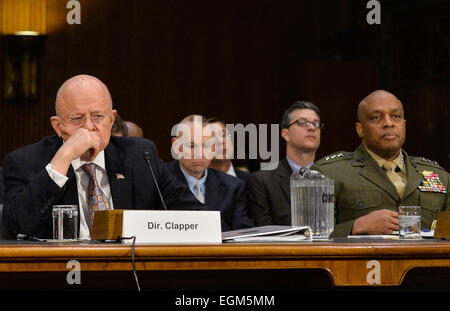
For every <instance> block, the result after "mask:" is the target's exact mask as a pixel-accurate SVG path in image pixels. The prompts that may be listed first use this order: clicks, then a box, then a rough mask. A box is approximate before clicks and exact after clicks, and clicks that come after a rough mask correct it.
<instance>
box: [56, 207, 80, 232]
mask: <svg viewBox="0 0 450 311" xmlns="http://www.w3.org/2000/svg"><path fill="white" fill-rule="evenodd" d="M52 218H53V239H54V240H76V239H77V238H78V207H77V206H76V205H54V206H53V211H52Z"/></svg>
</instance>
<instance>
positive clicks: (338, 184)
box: [311, 90, 450, 237]
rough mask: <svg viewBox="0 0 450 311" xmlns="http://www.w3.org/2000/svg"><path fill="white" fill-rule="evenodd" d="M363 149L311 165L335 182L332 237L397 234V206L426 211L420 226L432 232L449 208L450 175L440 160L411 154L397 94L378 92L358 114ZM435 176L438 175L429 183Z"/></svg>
mask: <svg viewBox="0 0 450 311" xmlns="http://www.w3.org/2000/svg"><path fill="white" fill-rule="evenodd" d="M357 118H358V121H357V122H356V124H355V127H356V132H357V134H358V136H359V138H361V145H360V146H359V147H358V148H357V149H356V150H355V151H354V152H345V151H342V152H336V153H334V154H332V155H329V156H326V157H324V158H322V159H320V160H319V161H317V162H316V163H315V165H313V166H312V167H311V169H313V170H318V171H321V172H322V173H324V174H325V175H326V176H328V177H330V178H332V179H333V180H334V182H335V202H336V205H335V222H336V225H335V230H334V232H333V233H332V236H341V237H342V236H343V237H346V236H348V235H360V234H363V235H364V234H391V233H392V232H393V231H397V230H398V213H397V207H398V206H399V205H414V206H421V207H422V228H430V225H431V223H432V221H433V220H434V219H436V217H437V215H438V213H439V211H442V210H450V200H449V195H448V187H449V183H450V181H449V179H450V178H449V174H448V172H447V171H445V169H444V168H442V167H441V166H439V165H438V164H437V163H436V162H434V161H432V160H428V159H425V158H422V157H412V156H409V155H408V154H407V153H406V151H405V150H403V149H402V148H401V147H402V145H403V143H404V142H405V133H406V120H405V118H404V111H403V105H402V103H401V102H400V100H399V99H398V98H397V97H395V96H394V95H393V94H391V93H389V92H387V91H384V90H377V91H374V92H372V93H371V94H369V95H368V96H367V97H366V98H364V99H363V100H362V101H361V102H360V104H359V106H358V111H357ZM431 175H434V176H436V179H435V184H440V186H437V185H435V184H433V185H430V179H431Z"/></svg>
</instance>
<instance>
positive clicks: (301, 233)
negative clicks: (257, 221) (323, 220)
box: [222, 226, 312, 242]
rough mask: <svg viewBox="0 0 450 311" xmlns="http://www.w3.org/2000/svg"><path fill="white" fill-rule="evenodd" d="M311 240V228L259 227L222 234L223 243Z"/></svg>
mask: <svg viewBox="0 0 450 311" xmlns="http://www.w3.org/2000/svg"><path fill="white" fill-rule="evenodd" d="M311 239H312V235H311V228H310V227H307V226H303V227H293V226H261V227H255V228H249V229H241V230H233V231H227V232H223V233H222V241H224V242H297V241H310V240H311Z"/></svg>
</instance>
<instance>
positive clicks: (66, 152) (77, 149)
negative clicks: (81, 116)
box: [50, 128, 103, 175]
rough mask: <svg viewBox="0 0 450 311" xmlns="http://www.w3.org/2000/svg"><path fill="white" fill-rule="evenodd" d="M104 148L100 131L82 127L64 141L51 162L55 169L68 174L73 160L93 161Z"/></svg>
mask: <svg viewBox="0 0 450 311" xmlns="http://www.w3.org/2000/svg"><path fill="white" fill-rule="evenodd" d="M102 150H103V147H102V145H101V139H100V136H99V135H98V133H97V132H95V131H89V130H87V129H85V128H80V129H78V130H77V131H76V132H75V133H74V134H73V135H72V136H70V137H69V138H68V139H67V140H66V141H65V142H64V144H63V145H62V146H61V148H59V150H58V152H57V153H56V154H55V156H54V157H53V159H52V161H51V162H50V163H51V165H52V168H53V169H54V170H55V171H57V172H58V173H60V174H62V175H66V174H67V171H68V169H69V166H70V163H71V162H72V161H73V160H75V159H78V158H81V160H83V161H86V162H88V161H92V160H94V159H95V158H96V157H97V155H98V154H99V153H100V152H101V151H102Z"/></svg>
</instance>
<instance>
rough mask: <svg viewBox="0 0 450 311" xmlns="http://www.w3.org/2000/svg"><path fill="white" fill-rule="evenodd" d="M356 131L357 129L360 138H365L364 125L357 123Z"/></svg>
mask: <svg viewBox="0 0 450 311" xmlns="http://www.w3.org/2000/svg"><path fill="white" fill-rule="evenodd" d="M355 129H356V133H358V137H359V138H361V139H362V138H363V137H364V135H363V129H362V124H361V123H359V122H356V123H355Z"/></svg>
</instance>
